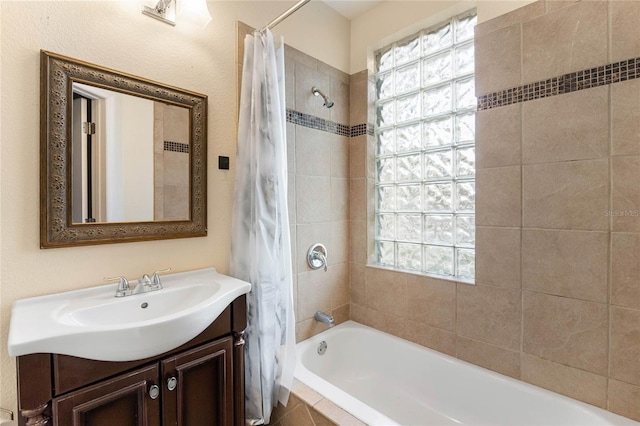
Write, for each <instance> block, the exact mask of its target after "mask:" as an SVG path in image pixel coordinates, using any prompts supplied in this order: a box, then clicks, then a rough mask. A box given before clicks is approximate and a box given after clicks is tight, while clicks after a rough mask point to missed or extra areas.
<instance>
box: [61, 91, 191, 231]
mask: <svg viewBox="0 0 640 426" xmlns="http://www.w3.org/2000/svg"><path fill="white" fill-rule="evenodd" d="M72 93H73V101H72V107H71V111H72V114H71V115H72V124H71V193H72V196H71V210H72V223H96V222H98V223H102V222H148V221H156V220H187V219H188V218H189V197H188V196H187V195H188V194H189V110H188V109H187V108H185V107H183V106H176V105H171V104H167V103H164V102H158V101H154V100H150V99H145V98H141V97H137V96H132V95H127V94H125V93H120V92H116V91H113V90H105V89H101V88H99V87H95V86H90V85H86V84H82V83H77V82H74V83H73V84H72Z"/></svg>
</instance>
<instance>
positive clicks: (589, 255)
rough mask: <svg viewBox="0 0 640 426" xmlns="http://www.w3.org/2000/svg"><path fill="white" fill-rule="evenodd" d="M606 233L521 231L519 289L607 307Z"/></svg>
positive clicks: (607, 252)
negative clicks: (520, 278) (605, 304)
mask: <svg viewBox="0 0 640 426" xmlns="http://www.w3.org/2000/svg"><path fill="white" fill-rule="evenodd" d="M608 259H609V233H607V232H586V231H558V230H542V229H523V230H522V288H523V289H527V290H533V291H537V292H541V293H547V294H555V295H558V296H565V297H571V298H573V299H581V300H590V301H593V302H601V303H607V274H608Z"/></svg>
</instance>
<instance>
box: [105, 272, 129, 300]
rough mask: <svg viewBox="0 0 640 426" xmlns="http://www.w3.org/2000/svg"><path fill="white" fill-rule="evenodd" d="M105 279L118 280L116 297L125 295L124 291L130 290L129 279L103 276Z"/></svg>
mask: <svg viewBox="0 0 640 426" xmlns="http://www.w3.org/2000/svg"><path fill="white" fill-rule="evenodd" d="M103 279H104V280H105V281H118V289H117V290H116V297H121V296H126V295H127V294H126V292H128V291H130V290H131V287H130V286H129V281H127V279H126V278H125V277H104V278H103Z"/></svg>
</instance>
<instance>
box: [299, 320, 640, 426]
mask: <svg viewBox="0 0 640 426" xmlns="http://www.w3.org/2000/svg"><path fill="white" fill-rule="evenodd" d="M348 329H356V330H358V329H360V330H368V331H369V332H372V333H381V334H383V335H385V336H386V337H388V338H390V339H392V340H395V341H398V342H401V343H403V344H408V345H411V346H414V347H416V348H418V349H420V350H424V351H427V352H429V353H430V354H431V355H433V356H435V357H438V358H440V359H442V360H443V361H446V362H449V363H462V364H465V365H467V366H470V367H472V368H475V369H482V370H483V373H486V374H488V375H489V376H491V377H493V378H494V379H497V380H500V381H504V382H507V383H509V384H511V385H514V386H517V387H522V388H525V389H527V390H530V391H533V392H543V393H552V394H554V397H557V398H558V399H559V400H562V401H565V402H568V403H571V404H574V405H575V406H576V407H578V408H580V409H581V410H583V411H587V412H589V413H590V414H594V415H596V416H598V417H600V418H601V420H603V421H606V422H607V424H609V425H611V426H617V425H636V426H639V425H640V423H639V422H636V421H634V420H632V419H629V418H627V417H623V416H621V415H619V414H616V413H613V412H611V411H607V410H604V409H602V408H599V407H597V406H595V405H591V404H587V403H586V402H582V401H579V400H577V399H574V398H570V397H568V396H565V395H562V394H559V393H557V392H554V391H552V390H549V389H544V388H541V387H539V386H536V385H533V384H531V383H528V382H524V381H522V380H518V379H514V378H512V377H509V376H505V375H503V374H500V373H497V372H495V371H493V370H489V369H487V368H484V367H482V366H479V365H476V364H472V363H470V362H467V361H464V360H461V359H459V358H455V357H452V356H450V355H447V354H444V353H442V352H438V351H436V350H434V349H430V348H428V347H425V346H422V345H419V344H417V343H414V342H411V341H409V340H406V339H402V338H400V337H397V336H394V335H392V334H389V333H386V332H383V331H380V330H378V329H375V328H372V327H369V326H367V325H364V324H361V323H358V322H356V321H353V320H349V321H345V322H343V323H341V324H339V325H337V326H335V327H334V328H330V329H327V330H325V331H323V332H321V333H319V334H316V335H315V336H312V337H310V338H308V339H306V340H303V341H301V342H299V343H298V345H297V346H298V348H304V347H307V346H311V348H312V349H313V348H314V347H315V346H317V344H318V343H320V342H321V341H322V340H326V336H327V335H330V334H331V333H332V332H336V331H340V330H348ZM301 352H302V351H301V349H298V350H297V353H298V355H297V359H296V370H295V374H294V375H295V378H297V379H298V380H299V381H300V382H302V383H304V384H305V385H307V386H309V387H310V388H312V389H313V390H315V391H316V392H318V393H319V394H320V395H322V396H323V397H324V398H326V399H328V400H330V401H331V402H333V403H334V404H336V405H338V406H339V407H340V408H342V409H343V410H345V411H347V412H349V413H350V414H351V415H353V416H354V417H356V418H358V419H359V420H361V421H363V422H364V423H367V424H368V425H372V426H374V425H385V426H386V425H399V423H397V422H396V421H394V420H393V419H391V418H389V417H386V416H385V415H383V414H382V413H379V412H378V411H376V410H375V408H373V407H370V406H369V405H367V404H366V403H364V402H362V401H360V400H359V399H357V398H356V397H354V396H352V395H350V394H348V393H347V392H345V391H343V390H342V389H340V388H338V387H337V386H335V385H333V384H331V383H329V382H328V381H326V380H324V379H323V378H321V377H319V376H317V375H316V374H314V373H313V372H311V371H309V370H308V369H307V368H306V367H305V366H304V365H303V364H302V360H301V357H300V354H301ZM451 420H452V421H455V419H453V418H451Z"/></svg>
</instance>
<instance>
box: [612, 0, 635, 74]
mask: <svg viewBox="0 0 640 426" xmlns="http://www.w3.org/2000/svg"><path fill="white" fill-rule="evenodd" d="M609 13H610V15H611V18H610V19H611V24H610V25H611V26H610V28H611V54H610V62H617V61H622V60H625V59H631V58H637V57H638V56H640V38H639V37H638V22H640V3H639V2H637V1H610V2H609Z"/></svg>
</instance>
